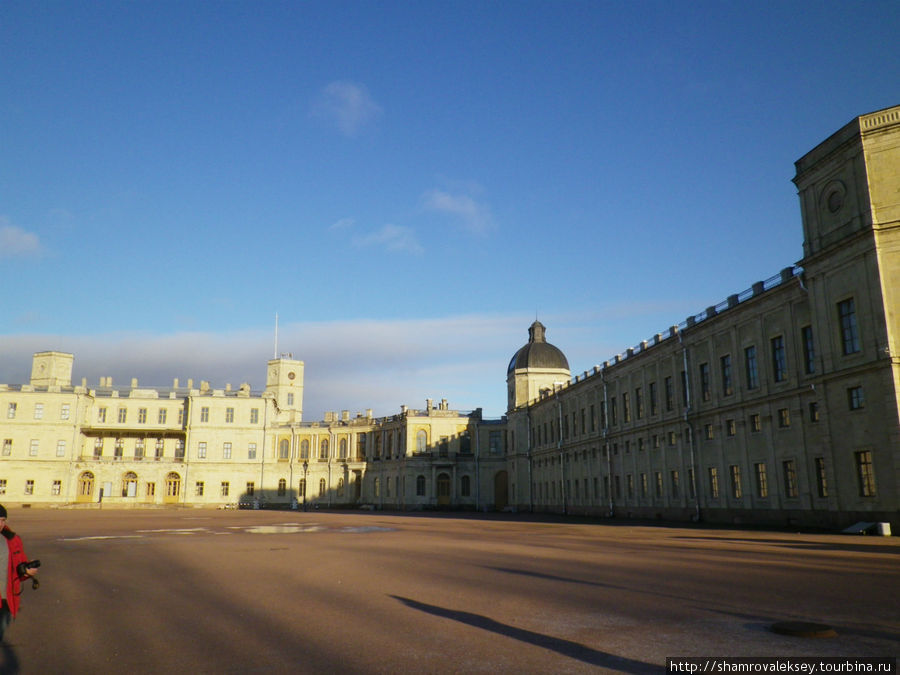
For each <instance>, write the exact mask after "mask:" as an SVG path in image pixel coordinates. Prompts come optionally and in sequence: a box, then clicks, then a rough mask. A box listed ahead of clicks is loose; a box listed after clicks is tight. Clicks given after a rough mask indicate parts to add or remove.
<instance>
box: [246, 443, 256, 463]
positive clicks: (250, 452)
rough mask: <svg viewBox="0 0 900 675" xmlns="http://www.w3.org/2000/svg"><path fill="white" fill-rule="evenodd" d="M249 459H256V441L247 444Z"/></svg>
mask: <svg viewBox="0 0 900 675" xmlns="http://www.w3.org/2000/svg"><path fill="white" fill-rule="evenodd" d="M247 459H256V443H249V444H248V445H247Z"/></svg>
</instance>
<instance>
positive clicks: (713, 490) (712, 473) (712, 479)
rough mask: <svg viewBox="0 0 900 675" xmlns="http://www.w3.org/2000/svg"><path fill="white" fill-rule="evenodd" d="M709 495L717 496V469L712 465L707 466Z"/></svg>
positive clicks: (715, 497)
mask: <svg viewBox="0 0 900 675" xmlns="http://www.w3.org/2000/svg"><path fill="white" fill-rule="evenodd" d="M709 496H710V497H712V498H713V499H718V498H719V470H718V469H717V468H716V467H714V466H711V467H709Z"/></svg>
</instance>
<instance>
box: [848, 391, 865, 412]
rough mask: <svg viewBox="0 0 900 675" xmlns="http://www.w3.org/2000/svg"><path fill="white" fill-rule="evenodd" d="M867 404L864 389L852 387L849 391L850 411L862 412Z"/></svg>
mask: <svg viewBox="0 0 900 675" xmlns="http://www.w3.org/2000/svg"><path fill="white" fill-rule="evenodd" d="M865 404H866V399H865V396H863V388H862V387H850V388H849V389H848V390H847V405H849V406H850V410H860V409H861V408H862V407H863V406H865Z"/></svg>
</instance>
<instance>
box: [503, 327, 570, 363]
mask: <svg viewBox="0 0 900 675" xmlns="http://www.w3.org/2000/svg"><path fill="white" fill-rule="evenodd" d="M546 330H547V329H546V328H545V327H544V324H542V323H541V322H540V321H535V322H534V323H533V324H531V327H530V328H529V329H528V344H527V345H525V346H524V347H522V348H521V349H520V350H519V351H517V352H516V353H515V354H513V357H512V359H510V362H509V368H507V369H506V374H507V375H509V374H510V373H512V372H513V371H514V370H517V369H519V368H557V369H561V370H568V369H569V361H568V360H567V359H566V356H565V354H563V353H562V352H561V351H560V350H559V349H558V348H557V347H554V346H553V345H551V344H550V343H549V342H547V340H546V338H545V337H544V333H545V331H546Z"/></svg>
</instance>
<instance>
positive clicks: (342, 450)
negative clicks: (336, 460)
mask: <svg viewBox="0 0 900 675" xmlns="http://www.w3.org/2000/svg"><path fill="white" fill-rule="evenodd" d="M338 452H339V453H340V454H339V456H340V458H341V459H347V439H346V438H342V439H341V444H340V446H339V450H338Z"/></svg>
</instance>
